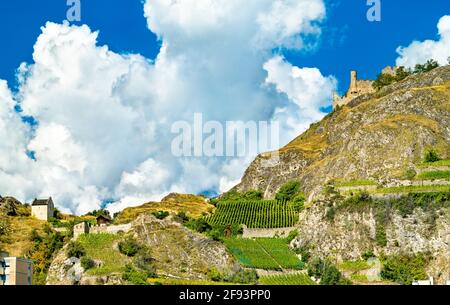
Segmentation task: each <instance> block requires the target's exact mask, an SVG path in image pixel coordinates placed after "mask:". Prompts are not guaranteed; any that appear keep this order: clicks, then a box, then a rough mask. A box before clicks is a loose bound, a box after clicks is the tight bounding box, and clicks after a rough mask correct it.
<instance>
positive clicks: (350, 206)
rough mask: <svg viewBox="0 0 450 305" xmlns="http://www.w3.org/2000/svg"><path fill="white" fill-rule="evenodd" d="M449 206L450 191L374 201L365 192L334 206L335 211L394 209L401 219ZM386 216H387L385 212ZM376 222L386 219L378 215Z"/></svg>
mask: <svg viewBox="0 0 450 305" xmlns="http://www.w3.org/2000/svg"><path fill="white" fill-rule="evenodd" d="M449 206H450V190H449V189H448V187H447V189H446V192H428V193H409V194H407V195H403V196H401V197H399V198H390V199H374V198H372V197H370V195H369V194H368V193H366V192H362V193H359V194H356V195H353V196H352V197H350V198H347V199H345V200H343V201H342V202H340V203H338V205H337V206H336V209H337V210H350V211H358V210H362V209H367V208H370V207H372V208H375V209H377V210H382V211H384V212H386V211H385V210H386V209H394V210H397V211H399V212H400V215H402V216H403V217H405V216H407V215H411V214H412V213H413V212H414V210H415V209H416V208H421V209H422V210H423V211H425V212H427V211H430V210H437V209H440V208H445V207H449ZM386 214H389V213H388V212H386ZM377 217H379V219H378V220H380V222H384V221H385V220H386V219H385V218H386V217H384V216H383V215H381V214H380V215H378V216H377Z"/></svg>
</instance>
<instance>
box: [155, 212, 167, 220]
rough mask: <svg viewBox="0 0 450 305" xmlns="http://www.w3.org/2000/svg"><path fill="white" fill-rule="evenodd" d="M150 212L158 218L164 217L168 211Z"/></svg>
mask: <svg viewBox="0 0 450 305" xmlns="http://www.w3.org/2000/svg"><path fill="white" fill-rule="evenodd" d="M152 214H153V215H154V216H155V217H156V218H158V219H165V218H167V216H169V212H166V211H158V212H153V213H152Z"/></svg>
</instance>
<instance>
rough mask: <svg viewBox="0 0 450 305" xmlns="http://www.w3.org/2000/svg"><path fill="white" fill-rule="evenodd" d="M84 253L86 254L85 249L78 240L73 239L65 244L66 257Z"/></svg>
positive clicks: (78, 255)
mask: <svg viewBox="0 0 450 305" xmlns="http://www.w3.org/2000/svg"><path fill="white" fill-rule="evenodd" d="M84 255H86V250H85V249H84V247H83V246H82V245H81V244H80V243H79V242H76V241H73V242H70V243H69V244H68V245H67V257H69V258H70V257H76V258H81V257H82V256H84Z"/></svg>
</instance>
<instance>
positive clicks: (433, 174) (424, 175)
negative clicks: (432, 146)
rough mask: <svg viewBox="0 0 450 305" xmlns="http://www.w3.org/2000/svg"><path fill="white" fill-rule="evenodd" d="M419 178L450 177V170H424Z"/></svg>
mask: <svg viewBox="0 0 450 305" xmlns="http://www.w3.org/2000/svg"><path fill="white" fill-rule="evenodd" d="M417 178H418V179H421V180H435V179H450V170H445V171H428V172H422V173H421V174H420V175H419V177H417Z"/></svg>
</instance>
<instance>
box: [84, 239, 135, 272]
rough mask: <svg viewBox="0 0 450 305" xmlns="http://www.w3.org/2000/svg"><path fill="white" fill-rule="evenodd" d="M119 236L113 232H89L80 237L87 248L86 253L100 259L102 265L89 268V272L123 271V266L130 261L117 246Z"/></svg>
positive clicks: (90, 256) (92, 257)
mask: <svg viewBox="0 0 450 305" xmlns="http://www.w3.org/2000/svg"><path fill="white" fill-rule="evenodd" d="M119 239H120V237H119V236H117V235H113V234H106V233H104V234H89V235H81V236H80V237H79V238H78V242H80V243H81V244H82V245H83V247H84V248H85V249H86V255H87V256H88V257H89V258H91V259H94V260H100V261H101V262H102V265H101V266H100V267H98V268H93V269H90V270H88V274H92V275H107V274H111V273H119V272H122V271H123V267H124V266H125V265H126V264H127V263H128V262H129V261H130V259H129V258H128V257H126V256H125V255H123V254H121V253H120V252H119V250H118V249H117V247H116V243H117V242H118V240H119Z"/></svg>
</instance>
